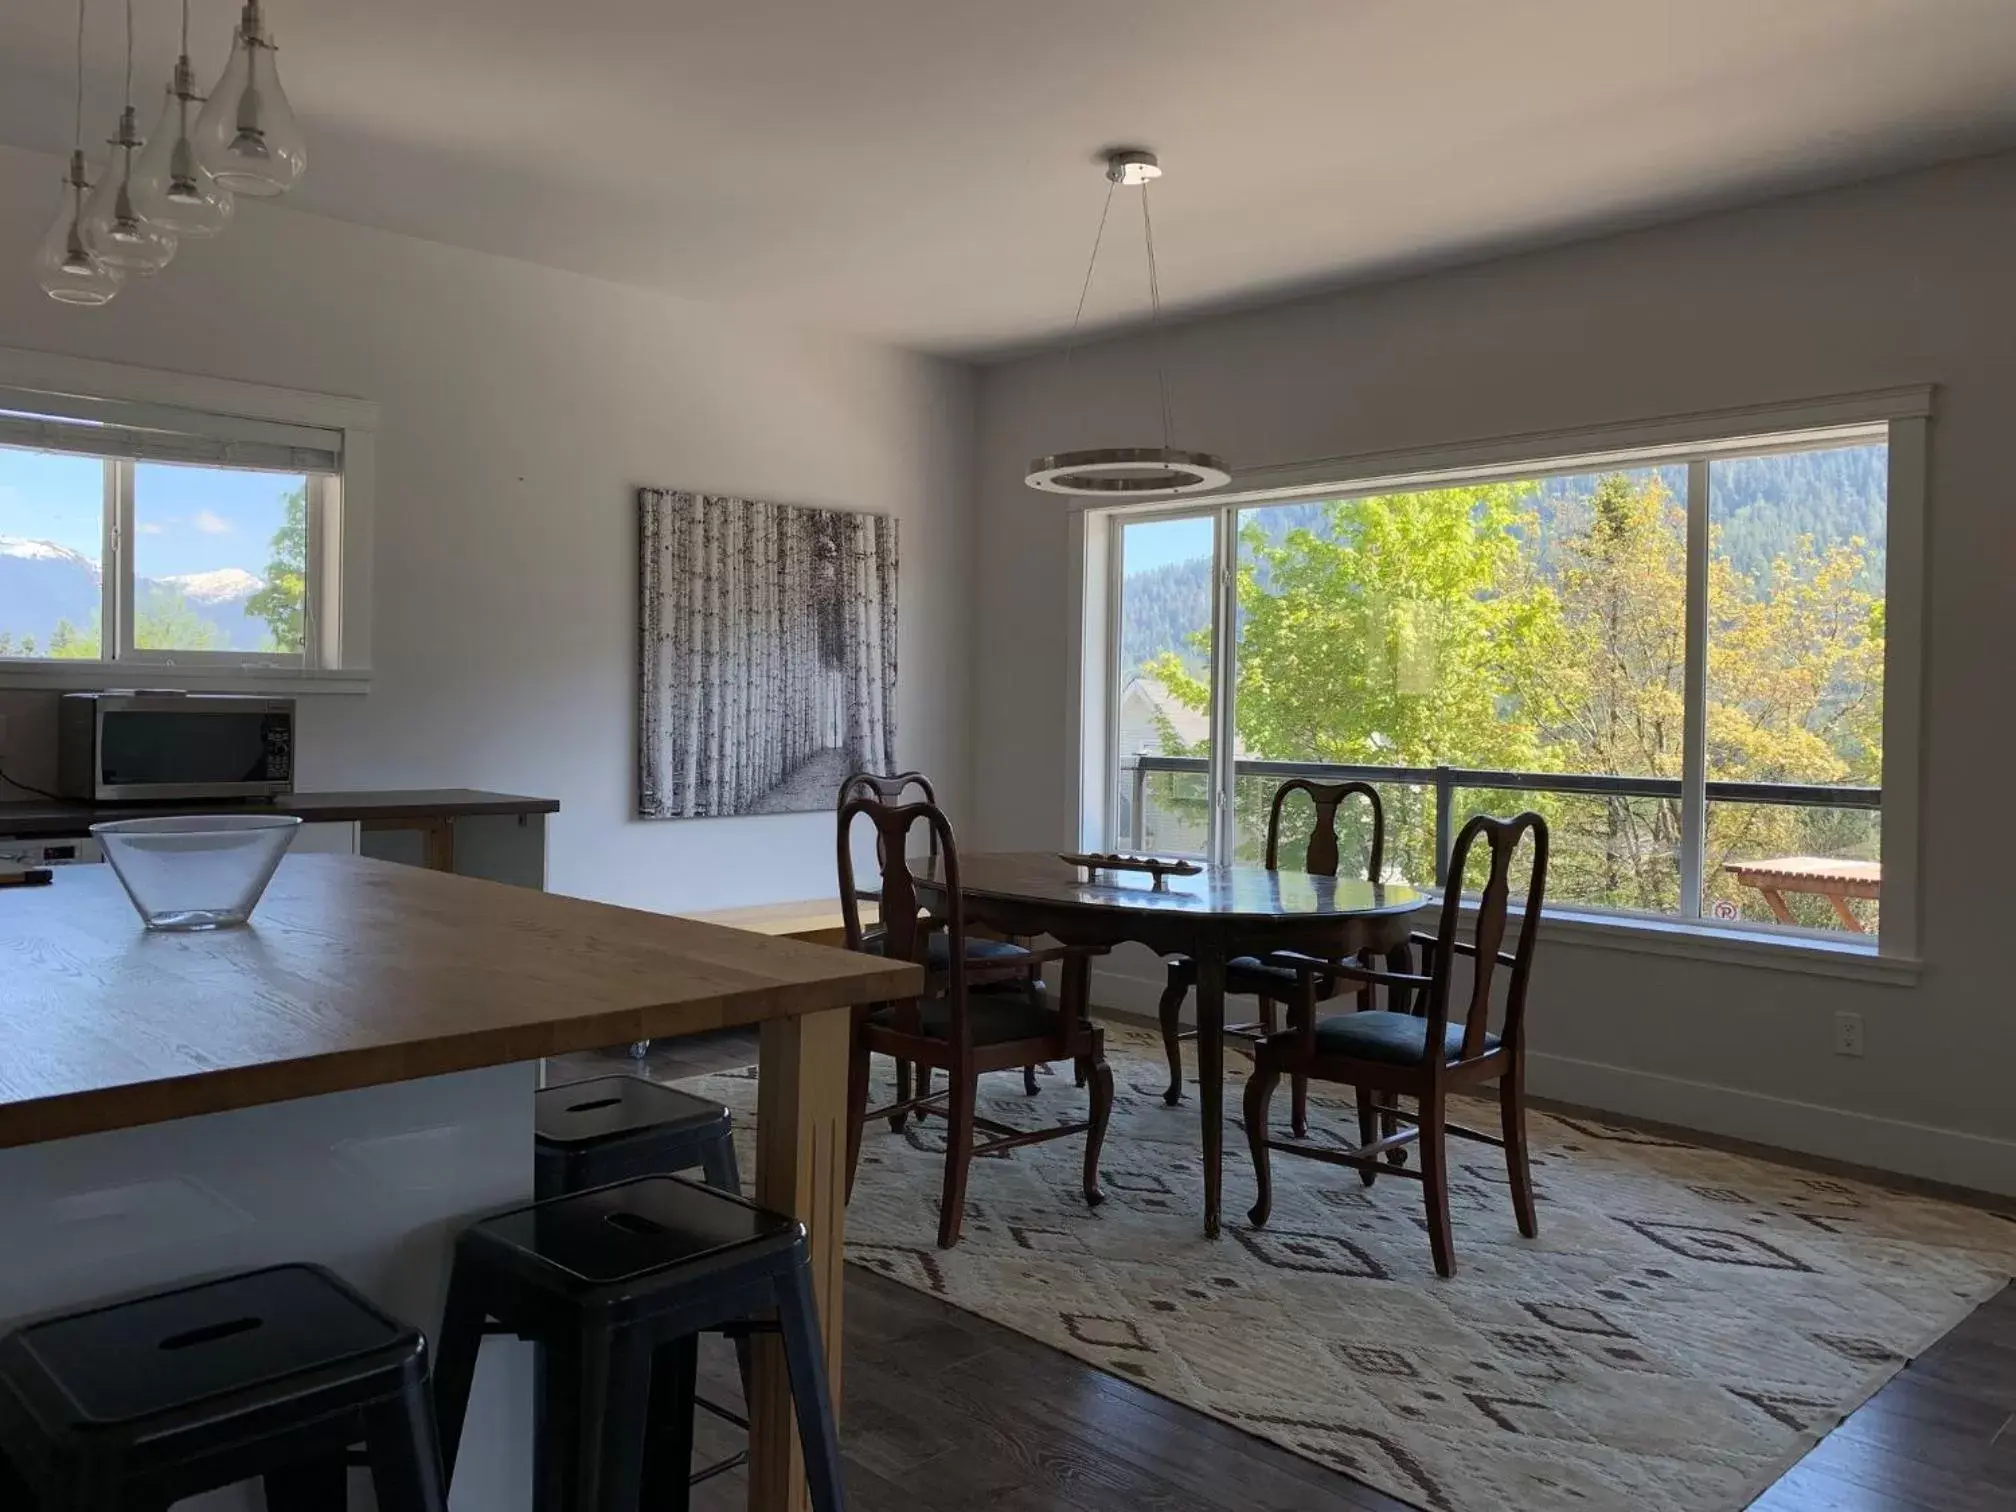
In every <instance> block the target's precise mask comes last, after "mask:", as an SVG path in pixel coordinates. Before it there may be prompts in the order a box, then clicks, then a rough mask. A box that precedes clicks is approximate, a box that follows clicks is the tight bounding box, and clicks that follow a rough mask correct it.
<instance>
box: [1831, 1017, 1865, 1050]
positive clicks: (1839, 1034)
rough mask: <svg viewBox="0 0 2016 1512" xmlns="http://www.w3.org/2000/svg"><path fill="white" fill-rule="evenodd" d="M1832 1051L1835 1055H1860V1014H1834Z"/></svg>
mask: <svg viewBox="0 0 2016 1512" xmlns="http://www.w3.org/2000/svg"><path fill="white" fill-rule="evenodd" d="M1834 1053H1835V1054H1836V1055H1860V1054H1861V1053H1862V1015H1861V1014H1859V1013H1837V1014H1835V1015H1834Z"/></svg>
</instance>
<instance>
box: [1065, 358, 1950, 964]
mask: <svg viewBox="0 0 2016 1512" xmlns="http://www.w3.org/2000/svg"><path fill="white" fill-rule="evenodd" d="M1933 398H1934V391H1933V389H1932V388H1931V386H1929V385H1927V386H1919V387H1911V388H1899V389H1888V390H1881V391H1877V392H1873V393H1864V394H1850V395H1839V396H1832V397H1827V398H1820V399H1814V400H1807V401H1800V402H1795V403H1789V404H1778V405H1764V406H1753V407H1745V408H1742V409H1732V410H1722V411H1713V412H1705V413H1700V414H1693V415H1685V416H1677V417H1666V418H1661V419H1654V420H1648V421H1635V422H1625V423H1622V424H1615V425H1605V426H1597V427H1590V428H1585V429H1581V430H1574V431H1562V432H1549V433H1540V434H1529V435H1524V436H1513V437H1505V438H1497V439H1489V440H1483V441H1474V442H1460V443H1452V444H1450V445H1448V446H1443V447H1432V448H1427V449H1421V450H1410V451H1405V452H1386V453H1374V454H1368V455H1364V456H1359V457H1338V458H1325V459H1319V460H1316V461H1312V462H1303V463H1294V464H1286V465H1281V466H1270V467H1261V468H1249V469H1242V470H1241V472H1240V474H1239V479H1240V483H1241V484H1242V485H1244V486H1242V487H1241V488H1239V489H1238V491H1236V492H1232V493H1225V494H1216V495H1212V496H1211V497H1209V498H1208V499H1196V500H1174V501H1170V500H1163V501H1157V502H1154V503H1148V504H1137V505H1111V504H1106V503H1103V502H1101V501H1090V502H1087V503H1084V504H1074V505H1073V507H1072V516H1071V544H1072V550H1073V552H1074V555H1075V556H1076V558H1077V560H1079V561H1080V562H1081V563H1082V564H1083V567H1084V570H1083V571H1082V572H1080V573H1077V574H1074V583H1073V586H1074V589H1075V592H1074V594H1073V598H1074V600H1075V602H1074V604H1073V605H1072V606H1071V607H1072V608H1073V610H1074V611H1075V621H1076V623H1077V624H1078V625H1079V627H1080V630H1081V636H1080V646H1079V648H1078V652H1079V654H1078V655H1077V656H1076V657H1075V658H1074V660H1073V663H1072V668H1071V671H1072V674H1073V675H1072V681H1073V698H1072V703H1073V711H1072V712H1073V714H1074V715H1075V716H1076V717H1074V718H1073V719H1072V720H1071V725H1072V728H1071V731H1070V736H1071V740H1072V743H1073V746H1074V752H1073V763H1074V777H1075V779H1076V780H1075V782H1074V787H1075V790H1076V791H1077V793H1078V798H1079V805H1078V807H1079V812H1078V816H1077V843H1078V844H1079V845H1080V846H1089V847H1093V848H1098V849H1112V848H1114V846H1115V845H1117V843H1118V840H1119V837H1118V836H1117V835H1116V834H1115V833H1114V832H1113V825H1114V822H1115V819H1116V816H1117V809H1118V795H1117V791H1116V788H1117V784H1116V783H1115V781H1114V774H1115V772H1116V771H1117V766H1116V765H1115V759H1116V757H1117V754H1118V753H1117V752H1116V749H1115V748H1116V746H1117V738H1116V736H1117V723H1116V722H1117V716H1118V711H1117V694H1118V691H1119V689H1120V687H1121V682H1120V677H1119V667H1118V659H1119V655H1120V647H1119V617H1120V610H1121V593H1122V588H1121V579H1120V565H1121V558H1122V555H1123V552H1122V550H1121V545H1120V533H1121V530H1122V528H1123V527H1124V526H1126V525H1130V524H1134V523H1139V522H1146V521H1151V520H1156V519H1177V518H1191V519H1196V518H1206V517H1211V518H1215V519H1216V520H1217V522H1218V523H1217V526H1216V528H1215V529H1214V532H1213V539H1214V555H1213V588H1214V593H1213V597H1212V613H1213V617H1212V627H1213V636H1212V647H1213V653H1212V666H1211V678H1212V695H1213V703H1212V732H1213V738H1212V753H1213V754H1212V760H1211V775H1212V782H1211V790H1212V800H1213V808H1212V825H1211V846H1212V850H1211V854H1212V856H1213V858H1214V859H1215V858H1218V857H1223V856H1228V855H1230V854H1231V853H1232V842H1233V817H1234V806H1233V798H1234V784H1235V782H1236V772H1235V767H1234V763H1233V762H1232V761H1228V760H1224V759H1222V758H1223V753H1224V752H1228V751H1230V750H1232V749H1233V745H1234V742H1233V740H1232V738H1231V732H1232V731H1233V730H1234V729H1235V728H1236V724H1235V721H1236V717H1237V709H1236V706H1235V702H1236V697H1237V692H1236V677H1235V675H1234V673H1235V668H1234V666H1233V664H1232V663H1233V654H1234V651H1235V649H1236V648H1234V647H1233V646H1232V645H1231V643H1230V637H1228V636H1226V635H1224V634H1222V633H1219V631H1220V627H1221V626H1223V625H1226V624H1230V623H1231V622H1232V618H1233V616H1234V614H1235V613H1236V603H1235V597H1236V583H1237V574H1236V570H1235V566H1236V533H1237V519H1238V514H1239V511H1241V510H1243V509H1250V508H1254V507H1256V506H1265V505H1268V504H1282V503H1294V502H1306V501H1308V500H1311V499H1319V498H1320V499H1336V498H1349V497H1364V496H1367V495H1372V494H1381V493H1397V492H1404V491H1408V490H1413V489H1424V488H1432V487H1450V486H1453V485H1458V484H1471V483H1475V484H1484V483H1491V482H1505V481H1519V480H1526V479H1530V478H1535V477H1548V476H1571V475H1579V474H1583V473H1589V472H1598V471H1604V470H1614V469H1616V468H1619V467H1634V468H1636V467H1649V466H1661V465H1665V466H1671V465H1685V466H1686V467H1687V469H1688V488H1687V498H1686V501H1685V503H1686V530H1687V539H1686V552H1687V580H1686V596H1687V602H1686V631H1685V634H1686V650H1687V661H1686V676H1685V686H1684V688H1683V698H1684V700H1685V704H1686V710H1687V726H1686V747H1685V750H1684V751H1683V756H1682V772H1681V783H1682V789H1681V794H1682V825H1683V830H1684V833H1685V834H1686V835H1687V836H1689V837H1694V839H1693V843H1691V844H1689V843H1684V842H1683V844H1682V847H1681V857H1680V865H1681V870H1682V878H1681V896H1682V899H1683V900H1693V901H1694V902H1695V903H1696V904H1697V906H1698V901H1699V898H1700V895H1701V886H1700V884H1701V880H1702V879H1701V876H1700V868H1701V864H1702V860H1703V855H1704V852H1703V845H1702V840H1701V838H1700V837H1702V836H1703V835H1704V834H1705V823H1706V812H1707V801H1708V800H1707V781H1708V779H1707V770H1706V763H1707V751H1706V721H1705V718H1704V717H1703V716H1704V713H1705V709H1706V705H1707V655H1706V651H1707V637H1708V628H1709V627H1708V623H1707V572H1706V570H1705V569H1706V564H1707V561H1708V551H1709V504H1710V500H1709V476H1710V474H1709V468H1710V464H1711V463H1712V462H1713V461H1715V460H1717V459H1718V458H1721V457H1739V456H1740V457H1752V456H1760V455H1770V454H1773V453H1786V452H1795V451H1810V450H1818V449H1824V448H1827V447H1830V446H1850V445H1855V444H1858V443H1859V444H1873V443H1876V442H1881V443H1883V444H1885V445H1887V447H1888V449H1889V451H1888V485H1889V486H1888V499H1887V512H1888V520H1887V526H1886V565H1885V574H1884V594H1885V619H1886V627H1885V628H1886V635H1885V647H1884V665H1883V676H1884V713H1883V739H1884V770H1883V782H1882V798H1881V803H1880V808H1879V813H1880V817H1881V825H1882V835H1883V849H1882V856H1883V883H1882V896H1881V899H1880V902H1881V909H1882V915H1881V924H1880V926H1879V932H1878V934H1877V936H1876V937H1874V938H1873V939H1871V938H1866V937H1833V936H1828V935H1823V934H1821V933H1819V932H1816V931H1808V930H1799V929H1786V928H1783V927H1778V926H1772V925H1766V924H1762V923H1750V924H1743V925H1740V926H1735V925H1730V924H1727V923H1724V922H1722V921H1719V920H1714V919H1712V918H1705V917H1701V916H1699V915H1698V914H1693V915H1684V914H1683V915H1676V916H1665V915H1653V914H1641V913H1636V912H1631V911H1625V910H1617V909H1608V908H1603V907H1600V906H1595V905H1574V906H1560V907H1550V908H1549V911H1548V913H1549V919H1548V924H1549V931H1550V933H1557V934H1560V935H1563V936H1564V937H1567V938H1572V939H1576V940H1578V941H1582V942H1585V943H1592V944H1598V945H1602V946H1606V947H1610V948H1623V949H1633V950H1642V951H1646V952H1649V953H1655V954H1680V955H1687V956H1693V957H1696V958H1712V959H1724V960H1733V961H1738V962H1742V963H1747V964H1758V965H1765V966H1770V967H1777V968H1781V969H1793V970H1804V971H1812V972H1818V973H1820V974H1824V975H1841V976H1852V977H1864V978H1873V979H1877V980H1890V981H1909V980H1914V979H1915V978H1916V975H1917V973H1918V970H1919V965H1920V963H1919V959H1918V948H1919V928H1920V902H1919V891H1920V889H1919V869H1920V834H1919V806H1920V773H1921V757H1922V753H1921V751H1920V741H1921V738H1922V737H1921V734H1920V731H1921V729H1922V722H1921V699H1922V686H1921V684H1922V676H1923V607H1924V606H1923V578H1924V515H1925V490H1926V464H1927V443H1928V430H1929V425H1930V421H1931V418H1932V413H1933ZM1095 633H1096V637H1097V646H1096V648H1095V645H1094V641H1095ZM1094 662H1103V665H1100V666H1099V668H1098V671H1099V673H1100V675H1099V676H1097V677H1093V676H1091V675H1090V674H1091V673H1092V671H1093V663H1094ZM1684 906H1685V902H1684V901H1683V907H1684Z"/></svg>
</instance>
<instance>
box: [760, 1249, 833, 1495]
mask: <svg viewBox="0 0 2016 1512" xmlns="http://www.w3.org/2000/svg"><path fill="white" fill-rule="evenodd" d="M779 1292H780V1294H781V1295H780V1297H779V1299H778V1305H777V1323H778V1332H779V1333H780V1334H781V1336H782V1338H781V1342H782V1344H783V1345H784V1369H785V1373H786V1374H787V1375H788V1376H789V1377H790V1379H791V1403H792V1406H793V1407H794V1408H796V1409H797V1414H798V1447H799V1449H800V1451H801V1452H802V1454H803V1457H804V1460H805V1485H806V1489H807V1490H808V1491H809V1492H810V1493H811V1502H812V1512H841V1509H842V1505H843V1503H842V1497H843V1495H844V1492H843V1489H842V1480H841V1474H840V1431H839V1429H838V1428H837V1427H836V1426H835V1425H834V1421H833V1397H832V1393H831V1389H830V1388H829V1386H828V1385H827V1379H826V1356H825V1351H824V1350H823V1349H822V1348H821V1347H820V1343H819V1314H818V1302H817V1299H816V1298H815V1297H814V1296H813V1294H812V1273H811V1271H810V1270H809V1269H808V1268H807V1267H806V1266H804V1265H798V1266H794V1267H793V1268H792V1272H791V1279H790V1281H789V1282H788V1283H787V1284H786V1285H784V1286H781V1287H780V1288H779Z"/></svg>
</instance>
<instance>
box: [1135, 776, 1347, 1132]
mask: <svg viewBox="0 0 2016 1512" xmlns="http://www.w3.org/2000/svg"><path fill="white" fill-rule="evenodd" d="M1296 793H1307V794H1308V795H1309V797H1310V800H1311V801H1312V802H1313V803H1314V804H1315V805H1316V822H1315V826H1314V827H1313V828H1312V829H1311V830H1310V832H1309V847H1308V849H1307V851H1305V852H1304V854H1303V858H1302V869H1303V870H1304V871H1305V872H1309V873H1311V874H1312V875H1315V876H1319V877H1334V876H1336V875H1337V865H1338V839H1337V810H1338V809H1339V808H1340V807H1342V806H1343V803H1344V801H1345V800H1346V799H1347V798H1351V797H1354V796H1355V797H1359V798H1363V799H1364V800H1365V802H1366V805H1367V806H1368V807H1369V809H1370V810H1371V821H1372V840H1371V844H1370V846H1369V847H1368V854H1367V856H1366V858H1365V875H1366V877H1367V878H1368V879H1369V880H1371V881H1374V882H1376V881H1378V880H1379V876H1380V872H1381V870H1382V868H1383V866H1384V863H1385V859H1386V809H1385V806H1384V805H1383V804H1382V803H1381V802H1380V800H1379V790H1378V789H1377V788H1375V787H1373V786H1372V785H1371V784H1370V783H1366V782H1334V783H1322V782H1311V781H1309V780H1308V779H1307V778H1306V777H1291V778H1289V779H1288V780H1287V781H1286V782H1284V783H1282V784H1281V786H1279V787H1278V788H1276V789H1275V790H1274V802H1273V805H1272V807H1271V808H1269V810H1268V812H1267V869H1268V870H1269V871H1273V870H1275V869H1276V868H1277V866H1278V865H1279V861H1280V852H1281V814H1282V811H1283V809H1284V808H1285V807H1286V805H1287V802H1288V800H1289V798H1291V797H1292V796H1293V795H1295V794H1296ZM1308 965H1309V962H1308V960H1307V958H1306V957H1297V956H1285V955H1276V956H1269V957H1266V958H1264V959H1263V958H1260V957H1255V956H1238V957H1235V958H1234V959H1233V960H1232V961H1231V963H1230V964H1229V965H1228V967H1227V969H1226V972H1225V990H1226V991H1227V992H1245V993H1251V994H1253V995H1254V996H1255V997H1257V998H1259V999H1260V1021H1259V1023H1257V1024H1228V1025H1226V1026H1225V1032H1226V1033H1227V1034H1230V1035H1236V1036H1238V1037H1240V1038H1242V1039H1250V1038H1252V1037H1253V1036H1254V1035H1255V1034H1256V1033H1257V1034H1273V1033H1274V1032H1275V1031H1276V1030H1277V1029H1279V1028H1280V1021H1279V1019H1278V1018H1277V1016H1276V1013H1275V1004H1276V1003H1286V1004H1287V1005H1288V1010H1289V1016H1290V1019H1291V1021H1292V1020H1294V1018H1295V1017H1296V1015H1298V1014H1304V1013H1313V1012H1314V1011H1315V1005H1316V1004H1317V1003H1318V1002H1320V1001H1322V1000H1324V999H1326V998H1333V997H1336V996H1337V995H1338V994H1339V993H1340V992H1352V993H1356V994H1357V995H1358V997H1359V999H1360V1005H1361V1006H1362V1007H1366V1008H1369V1007H1371V1006H1372V989H1371V988H1370V987H1367V986H1363V985H1359V986H1340V984H1339V982H1338V980H1337V978H1336V976H1335V974H1334V973H1330V972H1325V971H1321V970H1317V971H1314V972H1312V971H1308V970H1305V969H1304V968H1305V967H1307V966H1308ZM1319 965H1320V963H1319ZM1196 985H1197V966H1196V963H1195V962H1193V961H1191V960H1190V959H1189V958H1188V957H1187V956H1178V957H1177V958H1176V959H1175V960H1173V961H1171V962H1170V963H1169V985H1168V986H1167V987H1165V988H1164V989H1163V992H1162V1002H1161V1005H1160V1007H1161V1014H1160V1017H1161V1020H1162V1050H1163V1053H1164V1054H1165V1055H1167V1056H1168V1058H1169V1090H1168V1091H1166V1092H1164V1093H1163V1094H1162V1100H1163V1101H1164V1102H1166V1103H1168V1104H1169V1105H1170V1106H1171V1107H1174V1106H1175V1105H1176V1104H1177V1103H1179V1102H1181V1101H1182V1100H1183V1049H1182V1041H1184V1040H1186V1039H1192V1038H1195V1036H1196V1031H1195V1030H1187V1031H1186V1030H1184V1029H1183V1027H1182V1022H1181V1019H1180V1017H1179V1015H1180V1014H1181V1013H1182V1011H1183V999H1184V998H1185V997H1187V996H1188V995H1189V993H1190V989H1191V988H1193V987H1195V986H1196ZM1293 1089H1294V1103H1293V1110H1292V1111H1293V1118H1294V1132H1295V1137H1296V1138H1298V1139H1299V1138H1301V1137H1302V1135H1303V1134H1304V1133H1306V1132H1307V1128H1308V1121H1309V1120H1308V1114H1309V1083H1308V1080H1307V1079H1306V1078H1304V1077H1302V1076H1300V1075H1297V1076H1296V1077H1295V1078H1294V1082H1293Z"/></svg>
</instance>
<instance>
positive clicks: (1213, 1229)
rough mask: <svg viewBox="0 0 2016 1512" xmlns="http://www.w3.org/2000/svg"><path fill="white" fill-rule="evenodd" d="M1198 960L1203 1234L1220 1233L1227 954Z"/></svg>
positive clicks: (1198, 1068)
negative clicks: (1202, 1140) (1202, 1138)
mask: <svg viewBox="0 0 2016 1512" xmlns="http://www.w3.org/2000/svg"><path fill="white" fill-rule="evenodd" d="M1196 961H1197V1082H1198V1093H1199V1097H1198V1103H1199V1111H1200V1112H1201V1114H1202V1115H1203V1119H1204V1237H1205V1238H1207V1239H1216V1238H1217V1237H1218V1189H1219V1181H1220V1177H1221V1176H1222V1174H1223V1171H1222V1166H1223V1164H1224V1154H1225V958H1224V957H1223V956H1218V955H1209V954H1205V955H1199V956H1197V957H1196Z"/></svg>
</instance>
